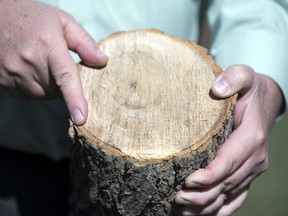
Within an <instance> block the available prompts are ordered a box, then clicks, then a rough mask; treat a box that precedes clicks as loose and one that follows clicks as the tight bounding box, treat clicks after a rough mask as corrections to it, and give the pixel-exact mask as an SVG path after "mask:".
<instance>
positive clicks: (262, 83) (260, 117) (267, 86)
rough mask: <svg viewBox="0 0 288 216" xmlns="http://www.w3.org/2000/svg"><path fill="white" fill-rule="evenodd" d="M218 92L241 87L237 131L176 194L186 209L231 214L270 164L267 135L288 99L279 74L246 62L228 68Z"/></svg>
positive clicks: (215, 88)
mask: <svg viewBox="0 0 288 216" xmlns="http://www.w3.org/2000/svg"><path fill="white" fill-rule="evenodd" d="M212 92H213V94H214V95H215V96H217V97H219V98H226V97H229V96H231V95H233V94H235V93H237V92H238V93H239V97H238V102H237V104H236V110H235V115H234V131H233V133H232V134H231V135H230V137H229V138H228V140H227V141H226V142H225V143H224V144H223V145H222V146H221V147H220V148H219V150H218V152H217V154H216V157H215V159H214V161H213V162H212V163H210V164H209V165H208V166H207V167H206V168H205V169H200V170H198V171H196V172H194V173H192V174H191V175H190V176H188V177H187V179H186V182H185V186H186V187H185V189H183V190H181V191H179V192H178V193H177V194H176V197H175V201H176V203H177V204H180V205H183V206H184V208H183V215H218V216H226V215H231V214H232V213H233V212H235V211H236V210H237V209H238V208H239V207H240V206H241V205H242V204H243V202H244V200H245V199H246V197H247V195H248V189H249V186H250V184H251V182H252V181H253V180H254V179H255V178H256V177H257V176H258V175H259V174H261V173H262V172H264V171H266V170H267V169H268V142H267V137H268V133H269V131H270V129H271V127H272V125H273V123H274V121H275V118H276V117H277V115H278V114H279V112H280V111H281V109H282V108H283V103H284V99H283V96H282V93H281V91H280V89H279V87H278V86H277V85H276V83H275V82H274V81H273V80H271V79H270V78H268V77H266V76H263V75H260V74H257V73H255V72H254V71H253V69H251V68H250V67H248V66H245V65H235V66H232V67H230V68H228V69H227V70H226V71H225V72H224V73H222V74H221V75H220V76H219V77H218V78H217V79H216V81H215V82H214V85H213V87H212Z"/></svg>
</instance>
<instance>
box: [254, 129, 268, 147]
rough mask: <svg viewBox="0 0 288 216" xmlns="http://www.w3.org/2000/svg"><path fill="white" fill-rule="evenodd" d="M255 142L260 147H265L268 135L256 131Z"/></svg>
mask: <svg viewBox="0 0 288 216" xmlns="http://www.w3.org/2000/svg"><path fill="white" fill-rule="evenodd" d="M254 141H255V142H256V144H258V145H260V146H262V145H264V144H265V143H266V133H265V132H264V131H263V130H256V131H255V134H254Z"/></svg>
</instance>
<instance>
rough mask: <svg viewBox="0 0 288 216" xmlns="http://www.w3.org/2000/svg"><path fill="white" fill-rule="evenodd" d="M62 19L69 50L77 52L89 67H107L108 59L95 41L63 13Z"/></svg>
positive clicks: (70, 17) (71, 18)
mask: <svg viewBox="0 0 288 216" xmlns="http://www.w3.org/2000/svg"><path fill="white" fill-rule="evenodd" d="M60 19H61V22H62V25H63V33H64V38H65V40H66V43H67V46H68V48H69V49H70V50H72V51H74V52H76V53H77V54H78V55H79V56H80V58H81V59H82V61H83V62H84V63H85V64H86V65H88V66H91V67H103V66H105V65H106V64H107V61H108V57H107V56H106V55H105V54H104V53H102V52H101V51H100V50H99V48H98V47H97V45H96V42H95V41H94V39H93V38H92V37H91V36H90V35H89V34H88V33H87V32H86V31H85V30H84V29H83V28H82V27H81V26H80V25H79V24H78V23H77V22H76V21H75V20H74V18H73V17H72V16H70V15H69V14H67V13H65V12H63V11H61V14H60Z"/></svg>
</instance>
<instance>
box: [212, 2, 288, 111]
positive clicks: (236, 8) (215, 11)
mask: <svg viewBox="0 0 288 216" xmlns="http://www.w3.org/2000/svg"><path fill="white" fill-rule="evenodd" d="M211 2H212V3H211V5H210V7H209V9H208V11H207V13H208V14H207V15H208V22H209V25H210V28H211V31H212V35H213V36H212V37H213V39H212V44H211V48H210V52H211V55H212V56H213V57H214V58H215V60H216V62H217V63H218V64H219V65H220V66H221V67H222V68H223V69H226V68H227V67H228V66H230V65H233V64H247V65H249V66H251V67H252V68H253V69H254V70H255V71H256V72H258V73H261V74H264V75H266V76H269V77H270V78H272V79H273V80H274V81H275V82H276V83H277V84H278V85H279V87H280V88H281V90H282V92H283V94H284V97H285V99H286V103H287V101H288V85H287V81H288V0H281V1H280V0H278V1H273V0H241V1H232V0H214V1H211ZM286 107H287V106H286Z"/></svg>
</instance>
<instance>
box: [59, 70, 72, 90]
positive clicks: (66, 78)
mask: <svg viewBox="0 0 288 216" xmlns="http://www.w3.org/2000/svg"><path fill="white" fill-rule="evenodd" d="M71 80H73V73H71V72H69V71H64V72H63V71H61V72H59V73H57V74H55V82H56V85H57V86H58V87H60V88H61V87H63V86H65V85H67V84H68V83H70V82H71Z"/></svg>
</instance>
